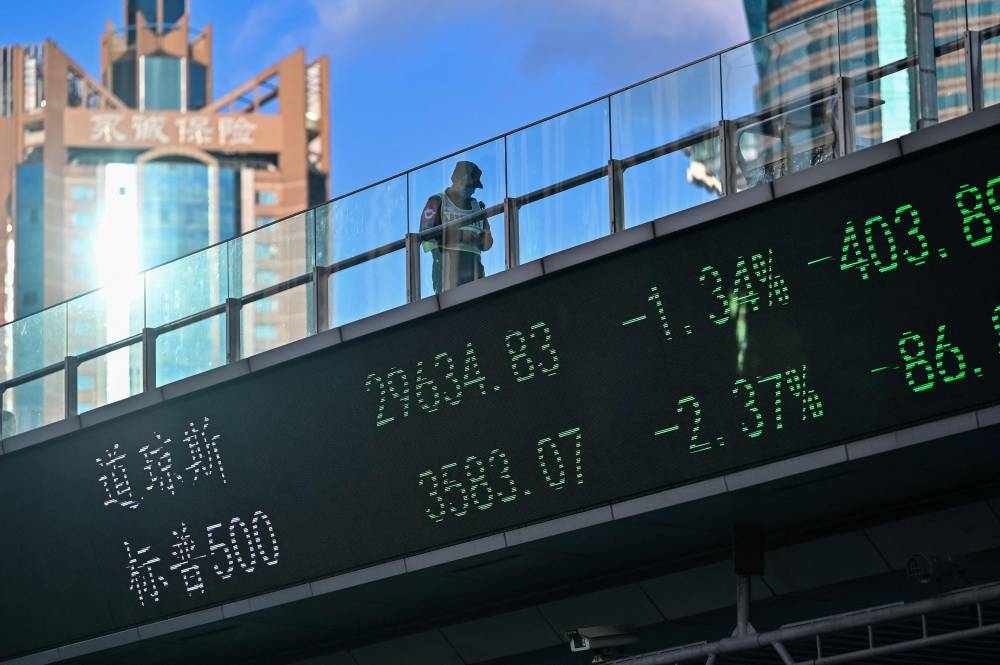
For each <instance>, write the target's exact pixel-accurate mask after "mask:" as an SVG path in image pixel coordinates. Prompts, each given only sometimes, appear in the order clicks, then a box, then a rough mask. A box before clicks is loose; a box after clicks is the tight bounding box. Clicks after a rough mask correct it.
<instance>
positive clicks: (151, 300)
mask: <svg viewBox="0 0 1000 665" xmlns="http://www.w3.org/2000/svg"><path fill="white" fill-rule="evenodd" d="M228 259H229V250H228V246H227V245H215V246H214V247H209V248H207V249H204V250H202V251H200V252H198V253H197V254H191V255H190V256H185V257H184V258H181V259H178V260H176V261H174V262H172V263H167V264H165V265H162V266H160V267H159V268H153V269H152V270H149V271H147V272H146V326H147V327H150V328H156V327H159V326H162V325H164V324H166V323H170V322H171V321H178V320H180V319H183V318H186V317H188V316H191V315H192V314H196V313H197V312H200V311H202V310H205V309H209V308H211V307H213V306H215V305H221V304H223V303H225V301H226V298H227V297H229V270H228V262H229V261H228ZM157 376H159V375H157Z"/></svg>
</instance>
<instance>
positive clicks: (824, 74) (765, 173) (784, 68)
mask: <svg viewBox="0 0 1000 665" xmlns="http://www.w3.org/2000/svg"><path fill="white" fill-rule="evenodd" d="M839 75H840V66H839V50H838V38H837V16H836V14H835V13H828V14H824V15H821V16H818V17H816V18H814V19H811V20H809V21H805V22H804V23H800V24H798V25H794V26H791V27H789V28H786V29H784V30H781V31H779V32H776V33H774V34H773V35H769V36H767V37H763V38H761V39H758V40H755V41H753V42H750V43H748V44H744V45H743V46H739V47H737V48H735V49H733V50H731V51H727V52H725V53H723V54H722V86H723V88H722V96H723V97H722V101H723V114H724V116H725V118H726V119H728V120H732V121H733V124H734V136H733V140H734V142H735V146H734V149H735V155H736V162H737V169H738V181H737V188H738V189H745V188H746V187H752V186H754V185H757V184H761V183H764V182H770V181H771V180H773V179H774V178H775V177H780V176H781V175H783V174H785V173H792V172H795V171H800V170H802V169H804V168H808V167H810V166H813V165H815V164H818V163H820V162H823V161H826V160H828V159H832V158H833V157H834V154H835V138H836V133H837V130H836V127H835V125H834V120H835V117H836V114H835V113H834V111H835V108H836V107H835V105H834V104H833V103H816V102H817V101H819V100H821V99H824V98H825V99H832V98H833V95H834V92H835V84H836V82H837V77H838V76H839Z"/></svg>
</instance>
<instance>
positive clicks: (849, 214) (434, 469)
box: [0, 133, 1000, 655]
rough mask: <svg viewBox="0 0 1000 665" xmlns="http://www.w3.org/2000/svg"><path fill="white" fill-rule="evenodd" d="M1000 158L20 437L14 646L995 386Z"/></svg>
mask: <svg viewBox="0 0 1000 665" xmlns="http://www.w3.org/2000/svg"><path fill="white" fill-rule="evenodd" d="M998 150H1000V134H997V133H993V134H992V135H989V136H980V137H978V138H976V139H974V140H969V141H966V142H964V143H962V144H960V145H959V144H955V145H952V146H949V147H948V148H946V149H943V150H940V151H938V152H936V153H934V154H926V155H923V156H920V157H918V158H911V159H908V160H906V161H901V162H898V163H894V164H893V165H892V166H890V167H882V168H880V169H877V170H874V171H870V172H867V173H864V174H860V175H856V176H852V177H850V178H847V179H844V180H842V181H839V182H837V183H833V184H830V185H826V186H823V187H820V188H817V189H815V190H811V191H809V192H806V193H804V194H802V195H799V196H796V197H791V198H788V199H784V200H781V201H779V202H775V203H773V204H770V205H767V206H763V207H761V208H758V209H755V210H753V211H751V212H748V213H742V214H740V215H737V216H734V217H732V218H729V219H726V220H722V221H721V222H720V223H713V224H710V225H706V226H704V227H701V228H697V229H693V230H691V231H689V232H685V233H681V234H677V235H675V236H673V237H669V238H666V239H663V240H659V241H656V242H655V243H650V244H648V245H645V246H643V247H640V248H637V249H634V250H630V251H628V252H626V253H623V254H619V255H616V256H613V257H608V258H604V259H601V260H598V261H596V262H593V263H591V264H588V265H585V266H581V267H579V268H575V269H572V270H567V271H564V272H561V273H558V274H555V275H551V276H547V277H545V278H543V279H540V280H536V281H535V282H532V283H531V284H528V285H525V286H522V287H518V288H513V289H510V290H507V291H504V292H502V293H499V294H496V295H495V296H491V297H488V298H485V299H483V300H481V301H478V302H475V303H471V304H469V305H468V306H464V307H460V308H455V309H454V310H449V311H445V312H441V313H438V314H435V315H433V316H431V317H427V318H426V319H424V320H421V321H417V322H414V323H412V324H409V325H406V326H401V327H399V328H396V329H392V330H388V331H385V332H382V333H378V334H376V335H372V336H369V337H367V338H364V339H361V340H358V341H356V342H352V343H347V344H342V345H340V346H338V347H334V348H331V349H328V350H327V351H324V352H322V353H319V354H317V355H314V356H312V357H309V358H305V359H301V360H298V361H294V362H290V363H287V364H286V365H283V366H281V367H278V368H274V369H273V370H271V371H268V372H266V373H260V374H254V375H251V376H249V377H247V378H244V379H240V380H236V381H233V382H231V383H228V384H225V385H222V386H218V387H215V388H212V389H209V390H207V391H205V392H202V393H199V394H196V395H192V396H189V397H186V398H181V399H177V400H173V401H171V402H169V403H165V404H162V405H160V406H158V407H155V408H152V409H150V410H147V411H144V412H142V413H137V414H134V415H131V416H127V417H123V418H121V419H118V420H116V421H114V422H110V423H107V424H104V425H100V426H95V427H92V428H88V429H87V430H84V431H81V432H79V433H77V434H74V435H72V436H69V437H66V438H64V439H63V440H60V441H56V442H53V443H51V444H46V445H43V446H37V447H35V448H31V449H27V450H25V451H22V452H20V453H16V454H12V455H9V456H5V457H4V458H3V459H0V505H2V506H3V510H2V511H0V533H2V534H3V539H4V544H5V547H4V548H3V555H2V557H0V626H3V627H4V630H3V631H2V632H0V655H12V654H15V653H19V652H24V651H30V650H35V649H39V648H43V647H45V646H51V645H54V644H61V643H66V642H69V641H73V640H77V639H81V638H83V637H86V636H89V635H94V634H99V633H105V632H110V631H113V630H116V629H120V628H122V627H126V626H130V625H135V624H139V623H146V622H149V621H154V620H157V619H159V618H163V617H166V616H170V615H175V614H179V613H183V612H187V611H191V610H194V609H198V608H201V607H207V606H213V605H219V604H221V603H224V602H226V601H229V600H233V599H236V598H240V597H245V596H248V595H252V594H256V593H260V592H263V591H266V590H270V589H274V588H277V587H281V586H287V585H291V584H294V583H298V582H302V581H306V580H310V579H315V578H318V577H322V576H325V575H329V574H333V573H336V572H338V571H343V570H347V569H351V568H355V567H359V566H363V565H367V564H371V563H375V562H378V561H381V560H385V559H391V558H396V557H399V556H402V555H405V554H409V553H413V552H418V551H421V550H425V549H428V548H432V547H436V546H440V545H443V544H447V543H453V542H456V541H460V540H465V539H469V538H473V537H477V536H481V535H485V534H488V533H491V532H496V531H499V530H502V529H506V528H511V527H515V526H518V525H521V524H524V523H526V522H531V521H537V520H541V519H545V518H549V517H553V516H556V515H559V514H565V513H568V512H572V511H576V510H580V509H583V508H587V507H591V506H594V505H599V504H603V503H607V502H610V501H613V500H616V499H621V498H625V497H629V496H634V495H638V494H642V493H646V492H650V491H654V490H658V489H661V488H664V487H669V486H671V485H677V484H679V483H683V482H687V481H690V480H693V479H696V478H701V477H706V476H711V475H717V474H720V473H723V472H727V471H730V470H733V469H737V468H741V467H746V466H749V465H754V464H758V463H761V462H763V461H766V460H771V459H775V458H779V457H782V456H788V455H792V454H795V453H799V452H802V451H804V450H807V449H813V448H819V447H823V446H826V445H829V444H832V443H835V442H839V441H843V440H846V439H850V438H856V437H859V436H863V435H865V434H869V433H874V432H878V431H883V430H887V429H892V428H896V427H899V426H902V425H905V424H907V423H913V422H917V421H921V420H926V419H931V418H934V417H937V416H940V415H942V414H947V413H951V412H955V411H959V410H964V409H967V408H969V407H971V406H974V405H983V404H988V403H993V402H996V401H997V400H998V399H1000V274H998V270H997V267H998V265H1000V262H998V258H1000V238H998V239H994V237H993V229H994V225H995V224H994V220H995V218H997V217H1000V199H998V193H1000V188H998V185H1000V163H997V160H996V159H994V157H993V156H994V155H995V154H998ZM995 189H996V191H994V190H995Z"/></svg>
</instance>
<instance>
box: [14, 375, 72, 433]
mask: <svg viewBox="0 0 1000 665" xmlns="http://www.w3.org/2000/svg"><path fill="white" fill-rule="evenodd" d="M64 381H65V372H64V371H62V370H60V371H58V372H54V373H52V374H47V375H46V376H43V377H41V378H39V379H35V380H34V381H29V382H28V383H23V384H21V385H19V386H14V387H13V388H8V389H7V390H5V391H4V393H3V414H2V417H0V423H2V424H0V429H2V431H3V436H4V437H5V438H6V437H8V436H14V435H15V434H21V433H22V432H27V431H28V430H32V429H35V428H36V427H41V426H43V425H48V424H50V423H54V422H56V421H59V420H62V419H63V417H64V416H65V415H66V396H65V386H64V385H63V384H64Z"/></svg>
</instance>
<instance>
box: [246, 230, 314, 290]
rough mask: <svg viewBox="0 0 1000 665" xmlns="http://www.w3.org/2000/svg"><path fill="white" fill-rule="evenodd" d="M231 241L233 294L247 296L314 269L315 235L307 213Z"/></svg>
mask: <svg viewBox="0 0 1000 665" xmlns="http://www.w3.org/2000/svg"><path fill="white" fill-rule="evenodd" d="M227 244H228V245H229V271H230V274H229V284H230V295H231V296H232V297H234V298H236V297H239V296H244V295H247V294H249V293H253V292H255V291H259V290H261V289H266V288H267V287H269V286H274V285H275V284H280V283H281V282H284V281H287V280H290V279H292V278H295V277H298V276H299V275H303V274H306V273H308V272H309V271H311V270H312V269H313V256H314V254H315V252H314V251H313V247H312V244H313V236H312V234H311V233H308V232H307V229H306V214H305V213H300V214H298V215H296V216H294V217H290V218H288V219H285V220H282V221H281V222H280V223H278V224H271V225H270V226H265V227H263V228H260V229H257V230H255V231H252V232H250V233H247V234H245V235H242V236H238V237H236V238H233V239H232V240H230V241H229V242H228V243H227Z"/></svg>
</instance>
